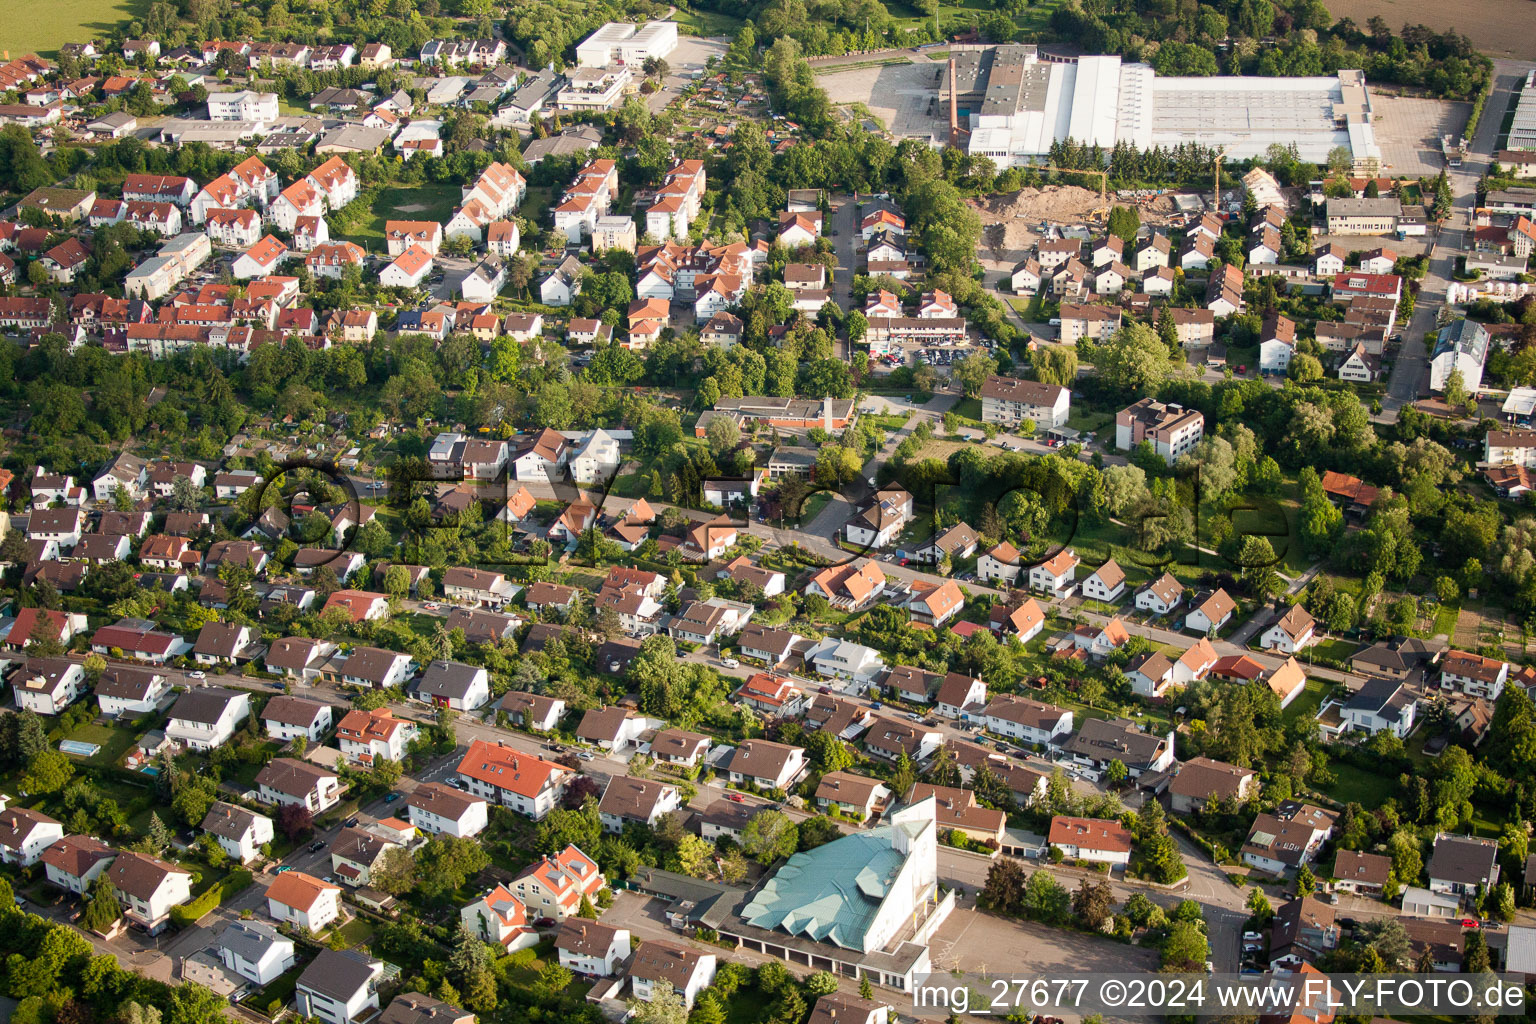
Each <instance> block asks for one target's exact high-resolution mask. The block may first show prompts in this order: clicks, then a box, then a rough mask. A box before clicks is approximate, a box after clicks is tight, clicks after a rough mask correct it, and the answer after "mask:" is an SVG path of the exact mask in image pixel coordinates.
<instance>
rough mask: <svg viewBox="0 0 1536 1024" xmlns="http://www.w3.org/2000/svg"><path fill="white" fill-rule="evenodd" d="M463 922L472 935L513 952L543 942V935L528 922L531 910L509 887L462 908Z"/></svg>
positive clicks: (460, 920)
mask: <svg viewBox="0 0 1536 1024" xmlns="http://www.w3.org/2000/svg"><path fill="white" fill-rule="evenodd" d="M459 922H460V924H462V925H463V927H464V928H465V929H466V930H467V931H468V932H469V933H470V934H471V935H475V936H478V937H479V938H480V939H481V940H482V941H485V942H491V943H495V944H496V945H498V946H500V947H501V948H502V949H505V950H506V951H507V952H509V953H510V952H515V951H517V950H519V949H527V948H529V947H530V946H534V945H537V944H538V941H539V933H538V932H537V931H536V930H535V929H534V928H533V927H532V925H530V924H529V922H528V908H527V907H526V906H524V905H523V901H522V900H520V899H518V898H517V896H516V895H515V894H514V893H513V892H512V891H511V890H509V889H508V888H507V887H506V886H505V885H497V886H496V887H495V888H493V889H491V890H490V891H489V892H487V893H486V894H485V895H484V896H481V897H480V898H479V899H477V900H474V901H473V902H471V903H469V904H467V905H465V906H464V907H462V908H460V910H459Z"/></svg>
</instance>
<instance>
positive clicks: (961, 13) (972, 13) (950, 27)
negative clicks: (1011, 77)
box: [886, 0, 1060, 36]
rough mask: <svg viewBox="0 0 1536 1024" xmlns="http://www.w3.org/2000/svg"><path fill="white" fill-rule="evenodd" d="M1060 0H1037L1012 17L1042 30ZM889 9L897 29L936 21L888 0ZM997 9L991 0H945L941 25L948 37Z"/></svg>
mask: <svg viewBox="0 0 1536 1024" xmlns="http://www.w3.org/2000/svg"><path fill="white" fill-rule="evenodd" d="M1059 3H1060V0H1036V2H1035V3H1032V4H1030V5H1029V7H1028V8H1027V9H1026V10H1025V11H1024V12H1023V13H1022V14H1020V15H1019V16H1018V17H1016V18H1014V19H1013V20H1014V24H1016V25H1018V26H1019V28H1021V29H1023V30H1025V31H1026V32H1042V31H1044V30H1045V28H1046V27H1047V26H1048V25H1049V24H1050V20H1051V13H1052V12H1053V11H1055V9H1056V7H1057V5H1058V4H1059ZM886 9H887V10H889V11H890V12H891V17H892V18H893V19H894V20H895V22H896V25H897V27H898V28H903V29H914V28H916V27H918V26H919V25H924V24H926V25H931V24H933V16H932V15H924V14H920V13H919V12H918V11H917V10H916V9H914V8H913V7H912V6H911V5H910V4H907V3H903V2H893V3H888V4H886ZM994 9H995V5H993V4H991V3H989V2H988V0H960V2H959V3H954V2H951V0H946V2H944V3H941V4H940V5H939V13H938V21H939V28H940V30H941V31H942V32H943V34H944V35H946V36H948V35H951V34H953V33H956V32H964V31H966V30H967V29H970V28H972V27H973V26H974V25H975V23H976V19H977V17H978V16H979V15H981V14H982V13H983V12H987V11H991V10H994Z"/></svg>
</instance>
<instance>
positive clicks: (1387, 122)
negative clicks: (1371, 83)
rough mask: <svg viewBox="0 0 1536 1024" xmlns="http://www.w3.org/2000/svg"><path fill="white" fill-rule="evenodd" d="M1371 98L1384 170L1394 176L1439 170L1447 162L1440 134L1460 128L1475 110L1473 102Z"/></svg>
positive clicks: (1390, 97) (1435, 172)
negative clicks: (1441, 153)
mask: <svg viewBox="0 0 1536 1024" xmlns="http://www.w3.org/2000/svg"><path fill="white" fill-rule="evenodd" d="M1371 99H1372V102H1373V104H1374V107H1375V114H1374V117H1373V118H1372V124H1373V125H1374V126H1375V129H1376V144H1377V145H1379V146H1380V147H1381V159H1382V164H1383V167H1382V170H1383V172H1384V173H1386V174H1390V175H1394V176H1407V177H1419V176H1421V175H1430V174H1439V173H1440V170H1441V168H1443V167H1444V166H1445V161H1444V160H1443V159H1441V156H1440V137H1441V136H1442V135H1447V134H1449V133H1451V132H1459V131H1460V130H1461V129H1462V127H1463V126H1465V125H1466V123H1467V117H1468V116H1469V115H1470V114H1471V112H1472V105H1471V104H1470V103H1451V102H1449V101H1446V100H1430V99H1419V98H1417V97H1410V96H1381V95H1373V96H1372V97H1371Z"/></svg>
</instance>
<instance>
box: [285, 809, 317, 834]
mask: <svg viewBox="0 0 1536 1024" xmlns="http://www.w3.org/2000/svg"><path fill="white" fill-rule="evenodd" d="M314 824H315V819H314V815H312V814H310V813H309V808H308V807H305V806H304V805H303V804H284V805H283V806H282V807H279V808H278V810H277V827H278V830H279V831H280V832H282V833H283V835H285V836H287V837H288V838H289V839H290V840H297V839H298V838H299V837H300V836H303V835H306V834H308V832H309V830H310V829H311V828H313V827H314Z"/></svg>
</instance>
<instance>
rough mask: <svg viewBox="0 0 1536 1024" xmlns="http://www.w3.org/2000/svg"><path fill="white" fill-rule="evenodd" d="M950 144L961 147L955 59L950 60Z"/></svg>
mask: <svg viewBox="0 0 1536 1024" xmlns="http://www.w3.org/2000/svg"><path fill="white" fill-rule="evenodd" d="M949 144H950V145H951V146H958V145H960V109H959V103H958V101H957V100H956V98H955V58H954V57H953V56H951V57H950V58H949Z"/></svg>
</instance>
